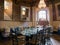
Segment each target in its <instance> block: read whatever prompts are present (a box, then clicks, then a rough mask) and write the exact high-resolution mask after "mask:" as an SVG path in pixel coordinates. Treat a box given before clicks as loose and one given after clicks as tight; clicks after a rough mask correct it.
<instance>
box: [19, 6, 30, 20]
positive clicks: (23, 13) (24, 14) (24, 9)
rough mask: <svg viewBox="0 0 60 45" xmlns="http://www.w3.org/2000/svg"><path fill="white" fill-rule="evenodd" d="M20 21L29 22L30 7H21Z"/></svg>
mask: <svg viewBox="0 0 60 45" xmlns="http://www.w3.org/2000/svg"><path fill="white" fill-rule="evenodd" d="M20 19H21V21H30V7H26V6H21V16H20Z"/></svg>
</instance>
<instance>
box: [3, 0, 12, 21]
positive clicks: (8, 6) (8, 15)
mask: <svg viewBox="0 0 60 45" xmlns="http://www.w3.org/2000/svg"><path fill="white" fill-rule="evenodd" d="M4 21H12V1H10V0H8V1H7V0H4Z"/></svg>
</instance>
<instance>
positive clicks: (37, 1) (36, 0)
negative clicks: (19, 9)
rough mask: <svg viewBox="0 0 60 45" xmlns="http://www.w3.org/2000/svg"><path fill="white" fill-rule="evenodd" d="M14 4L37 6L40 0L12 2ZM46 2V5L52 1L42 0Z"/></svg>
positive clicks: (17, 0)
mask: <svg viewBox="0 0 60 45" xmlns="http://www.w3.org/2000/svg"><path fill="white" fill-rule="evenodd" d="M14 1H15V3H17V4H19V3H26V4H30V5H32V6H34V5H37V4H38V3H39V1H40V0H14ZM44 1H45V2H46V4H47V5H48V4H50V3H51V2H52V1H53V0H44Z"/></svg>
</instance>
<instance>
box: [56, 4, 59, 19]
mask: <svg viewBox="0 0 60 45" xmlns="http://www.w3.org/2000/svg"><path fill="white" fill-rule="evenodd" d="M55 7H56V18H57V20H60V3H56V4H55Z"/></svg>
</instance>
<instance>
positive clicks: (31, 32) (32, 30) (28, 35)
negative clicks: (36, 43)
mask: <svg viewBox="0 0 60 45" xmlns="http://www.w3.org/2000/svg"><path fill="white" fill-rule="evenodd" d="M40 30H43V28H41V27H34V28H26V29H24V30H23V31H21V34H22V35H24V36H25V41H26V42H27V43H26V45H27V44H29V40H30V39H32V37H33V35H35V34H37V33H38V32H39V31H40Z"/></svg>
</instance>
